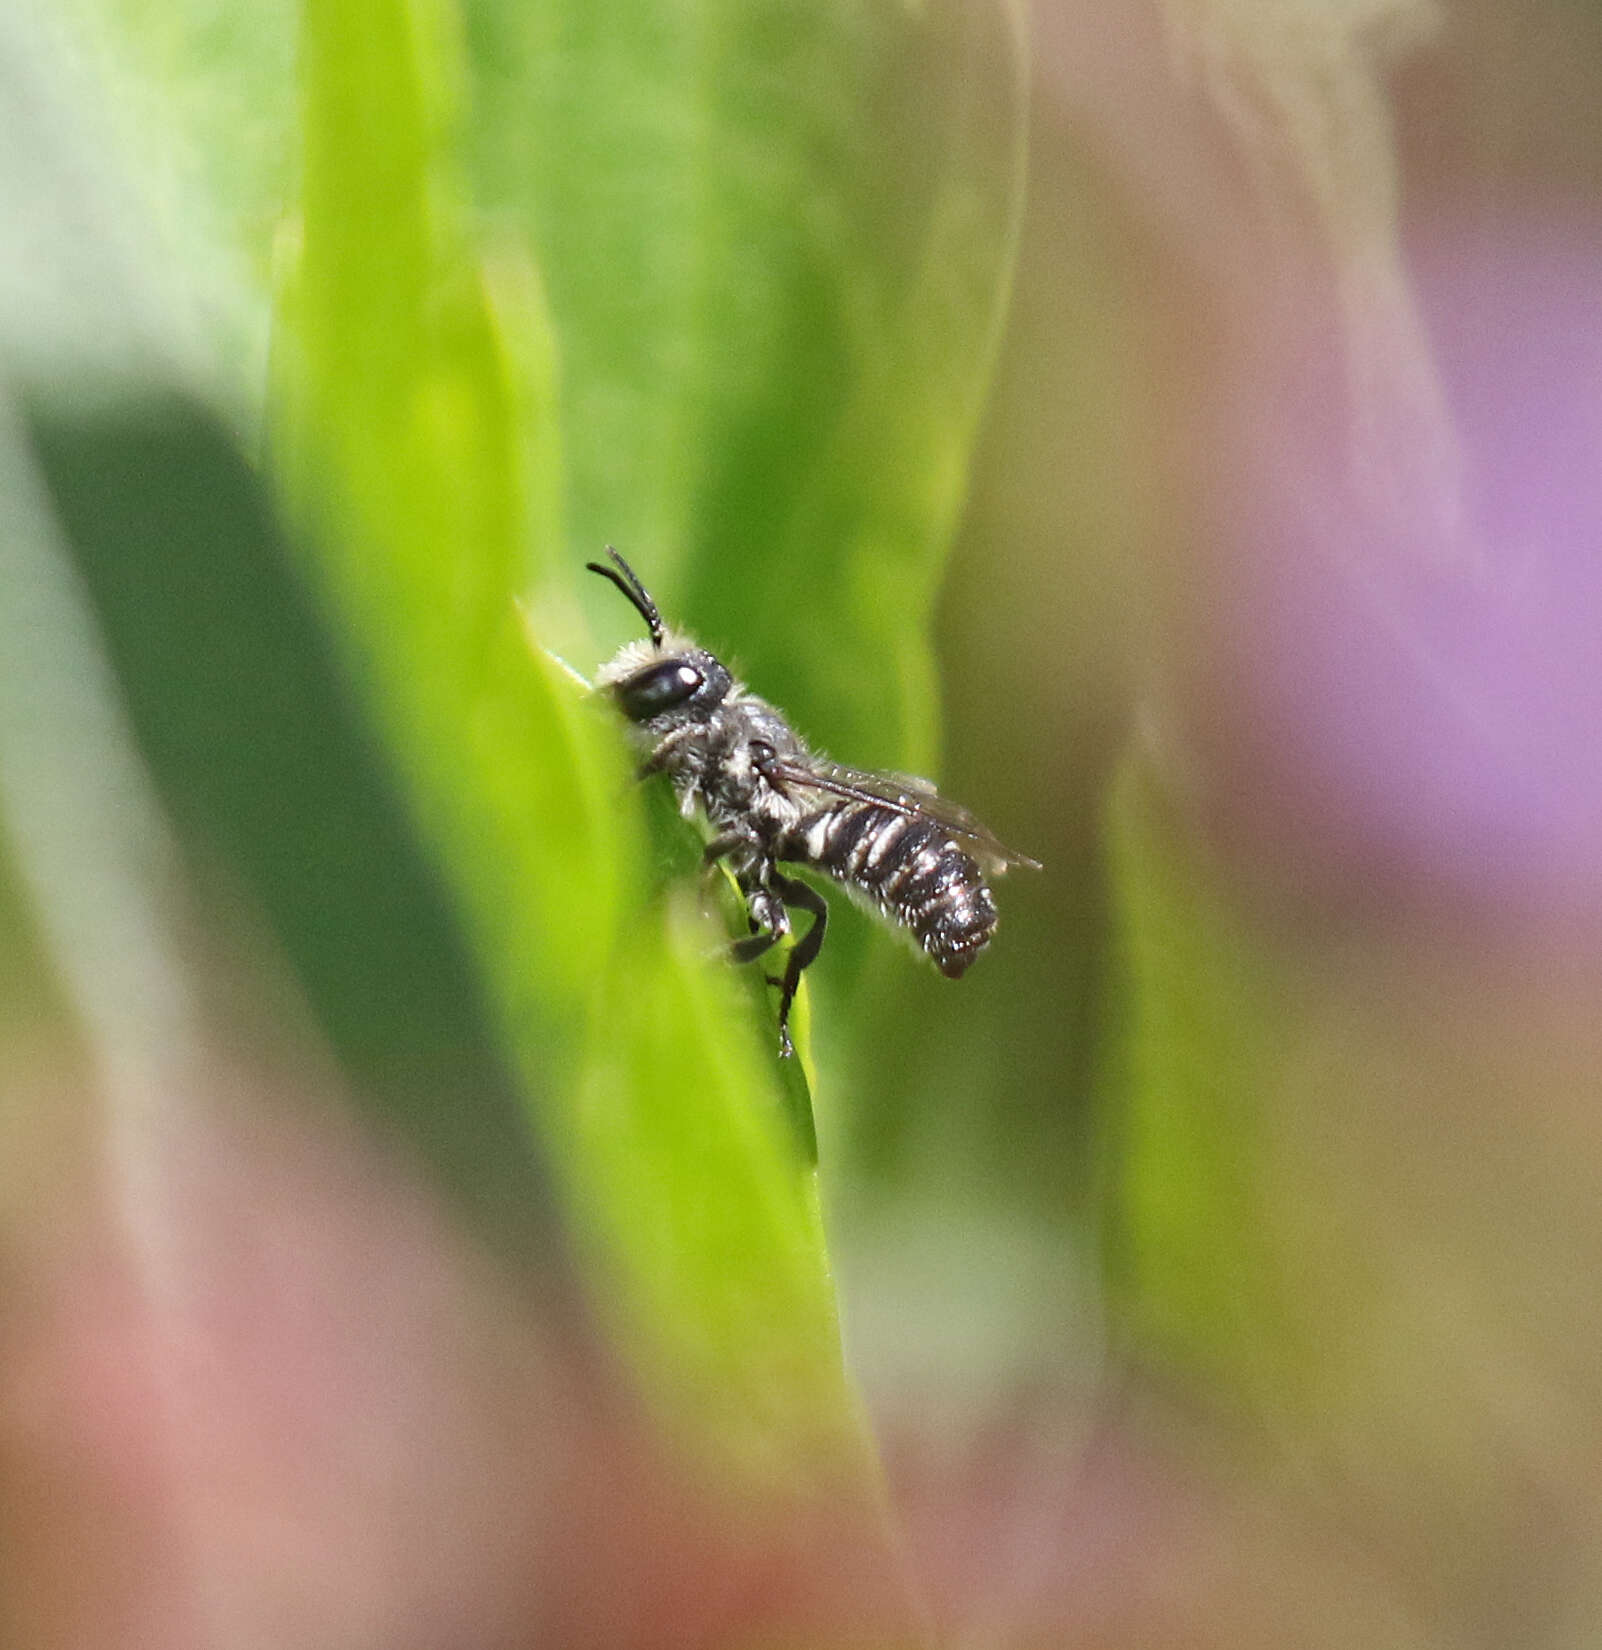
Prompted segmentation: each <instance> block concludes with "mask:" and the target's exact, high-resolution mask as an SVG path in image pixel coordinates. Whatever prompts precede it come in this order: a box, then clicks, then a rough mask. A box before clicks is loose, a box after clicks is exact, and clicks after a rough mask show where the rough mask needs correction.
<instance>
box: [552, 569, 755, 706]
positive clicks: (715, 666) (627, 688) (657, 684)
mask: <svg viewBox="0 0 1602 1650" xmlns="http://www.w3.org/2000/svg"><path fill="white" fill-rule="evenodd" d="M606 553H607V555H609V556H610V557H611V558H612V560H613V561H614V562H615V563H616V564H617V565H616V567H615V568H614V567H602V566H601V564H600V563H599V562H593V561H592V562H586V563H585V566H586V567H587V568H588V569H589V571H590V572H592V573H599V574H600V575H601V577H602V578H603V579H610V580H611V581H612V583H613V584H615V585H616V586H617V587H618V589H619V590H621V591H622V592H623V594H624V595H625V596H627V597H628V599H629V601H630V603H631V604H632V605H633V607H634V608H635V610H636V611H637V612H638V613H639V615H640V617H641V618H642V619H644V620H645V623H646V627H647V628H648V629H649V630H650V632H651V639H650V641H648V642H629V643H627V644H626V645H625V646H624V647H622V648H620V649H619V650H618V652H617V654H616V656H615V657H614V658H613V659H612V660H611V662H610V663H608V664H606V665H604V666H603V667H602V668H601V671H600V673H599V674H598V676H597V678H596V681H597V685H599V686H601V687H606V688H610V689H611V690H612V696H613V697H614V698H615V699H616V700H617V703H618V708H619V709H620V710H621V711H622V712H623V714H624V715H625V716H626V717H628V719H629V720H630V721H631V722H632V723H634V724H635V726H636V727H639V728H642V729H644V730H645V731H646V732H648V733H650V734H651V735H653V736H654V737H660V736H661V735H663V734H665V733H669V732H671V731H672V730H673V729H674V728H677V727H682V726H684V725H685V724H687V723H691V722H704V721H705V720H706V719H707V718H708V717H709V716H710V715H711V714H712V712H713V711H714V710H716V709H717V707H718V706H719V705H721V704H722V703H723V701H724V699H725V698H726V697H727V696H728V693H729V689H730V688H731V687H733V686H734V679H733V677H731V676H730V675H729V673H728V671H727V670H726V669H725V668H724V667H723V665H722V664H721V663H720V662H719V661H718V660H717V659H716V658H715V657H714V656H713V655H712V654H710V653H708V652H707V651H706V649H705V648H701V647H697V646H696V645H695V643H694V642H692V641H691V640H690V639H689V637H688V636H680V635H676V634H675V633H673V632H672V631H670V630H668V629H666V628H665V627H664V626H663V623H662V615H661V614H660V613H659V612H658V611H657V607H656V603H655V602H654V601H652V600H651V598H650V595H649V594H648V593H647V591H646V589H645V586H644V585H643V584H641V583H640V581H639V579H638V578H637V577H636V575H635V572H634V569H633V568H632V567H630V566H629V564H628V563H627V562H626V561H624V559H623V558H622V557H621V556H620V555H619V554H618V553H617V551H616V550H614V549H613V548H612V547H611V545H608V546H607V547H606Z"/></svg>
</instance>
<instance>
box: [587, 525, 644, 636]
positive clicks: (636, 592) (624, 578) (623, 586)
mask: <svg viewBox="0 0 1602 1650" xmlns="http://www.w3.org/2000/svg"><path fill="white" fill-rule="evenodd" d="M606 553H607V555H609V556H610V557H611V558H612V560H613V561H615V562H616V563H617V566H616V567H615V568H613V567H602V566H601V564H600V563H599V562H598V561H587V562H585V564H584V565H585V567H586V568H587V569H588V570H589V571H590V572H591V573H599V574H600V575H601V577H602V578H603V579H610V580H611V581H612V583H613V584H615V585H616V586H617V587H618V589H619V590H621V591H622V592H623V594H624V595H625V596H627V597H628V599H629V603H630V605H631V606H632V607H633V608H634V610H635V611H636V612H637V613H638V614H639V615H640V617H641V618H642V619H644V620H645V624H646V628H647V629H648V630H649V631H650V632H651V640H652V642H653V643H654V644H655V645H656V646H657V647H660V646H661V645H662V615H661V614H660V613H658V612H657V610H656V603H655V602H653V601H652V600H651V598H650V596H649V595H648V594H647V593H646V589H645V586H644V585H643V584H641V583H640V579H639V575H638V574H637V573H636V572H635V571H634V569H633V568H632V567H630V566H629V564H628V563H627V562H626V561H624V559H623V558H622V557H621V556H620V555H619V554H618V553H617V551H616V550H614V549H613V548H612V546H611V545H610V544H609V545H607V547H606Z"/></svg>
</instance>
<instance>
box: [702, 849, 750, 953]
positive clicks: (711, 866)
mask: <svg viewBox="0 0 1602 1650" xmlns="http://www.w3.org/2000/svg"><path fill="white" fill-rule="evenodd" d="M744 846H749V841H747V838H744V837H741V835H739V832H733V830H729V832H724V833H723V835H721V837H713V840H711V841H709V843H708V845H706V850H704V851H703V853H701V914H703V916H711V912H713V898H711V896H713V889H714V888H716V886H718V866H719V863H721V861H723V860H726V858H728V856H729V855H731V853H734V851H736V850H737V848H744ZM734 879H736V883H741V893H742V894H746V898H747V901H749V898H751V896H749V891H747V889H746V888H744V883H742V881H741V878H739V876H736V878H734ZM757 927H759V924H757V919H756V917H754V916H752V919H751V932H752V934H754V932H756V931H757Z"/></svg>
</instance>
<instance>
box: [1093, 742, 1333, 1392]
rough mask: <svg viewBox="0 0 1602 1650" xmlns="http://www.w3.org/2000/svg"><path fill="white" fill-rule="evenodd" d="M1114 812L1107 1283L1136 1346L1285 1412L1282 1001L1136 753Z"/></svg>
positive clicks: (1296, 1382)
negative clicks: (1277, 1090) (1113, 1073)
mask: <svg viewBox="0 0 1602 1650" xmlns="http://www.w3.org/2000/svg"><path fill="white" fill-rule="evenodd" d="M1108 823H1109V834H1110V839H1111V861H1112V871H1113V886H1114V900H1115V907H1116V923H1117V928H1118V931H1119V943H1120V950H1121V953H1122V967H1121V981H1120V984H1121V988H1122V989H1121V1003H1120V1007H1119V1011H1118V1012H1119V1015H1120V1019H1121V1024H1120V1025H1119V1026H1118V1028H1117V1037H1116V1043H1117V1054H1116V1059H1117V1062H1118V1071H1117V1080H1116V1082H1115V1096H1114V1105H1115V1107H1116V1114H1115V1118H1114V1122H1113V1124H1112V1129H1113V1138H1112V1139H1111V1141H1110V1142H1109V1150H1110V1152H1111V1165H1110V1184H1109V1196H1110V1198H1111V1200H1112V1207H1111V1221H1112V1230H1111V1234H1110V1239H1111V1245H1112V1255H1111V1260H1112V1273H1113V1275H1112V1280H1111V1281H1112V1285H1113V1287H1114V1290H1115V1291H1116V1294H1117V1298H1118V1303H1119V1306H1120V1308H1121V1312H1122V1315H1123V1318H1124V1321H1125V1323H1126V1324H1127V1325H1128V1326H1129V1327H1130V1329H1131V1330H1132V1331H1133V1333H1134V1335H1135V1337H1136V1347H1137V1350H1139V1351H1141V1352H1142V1353H1143V1354H1144V1355H1145V1356H1147V1357H1151V1358H1155V1359H1157V1360H1158V1361H1160V1362H1162V1363H1164V1364H1166V1365H1167V1366H1168V1367H1169V1368H1170V1369H1171V1370H1172V1371H1175V1372H1182V1373H1183V1374H1184V1375H1185V1376H1186V1377H1187V1378H1196V1377H1200V1378H1201V1379H1203V1380H1205V1381H1208V1382H1211V1383H1213V1385H1214V1389H1215V1390H1216V1391H1217V1392H1219V1393H1231V1394H1234V1395H1235V1396H1236V1398H1237V1399H1238V1398H1240V1397H1243V1396H1245V1395H1247V1394H1250V1395H1252V1397H1253V1399H1254V1400H1256V1401H1257V1402H1259V1403H1262V1404H1265V1405H1267V1406H1269V1407H1270V1408H1272V1409H1278V1408H1280V1407H1282V1406H1283V1404H1284V1403H1285V1402H1286V1400H1287V1399H1288V1398H1290V1397H1291V1396H1292V1395H1293V1394H1300V1393H1302V1392H1303V1391H1304V1390H1305V1389H1304V1386H1303V1383H1304V1381H1305V1378H1306V1376H1307V1374H1308V1373H1309V1372H1308V1368H1307V1366H1306V1364H1305V1362H1304V1361H1303V1357H1302V1354H1303V1352H1304V1351H1305V1347H1303V1346H1302V1344H1301V1339H1300V1333H1299V1327H1298V1328H1296V1329H1293V1325H1296V1326H1302V1325H1303V1324H1304V1322H1305V1314H1304V1312H1303V1311H1301V1310H1298V1309H1297V1307H1296V1306H1295V1304H1294V1302H1295V1298H1296V1291H1297V1288H1298V1282H1297V1279H1296V1278H1295V1277H1293V1276H1287V1275H1286V1274H1285V1265H1286V1259H1285V1257H1286V1253H1287V1249H1286V1244H1285V1238H1286V1233H1285V1230H1284V1226H1283V1222H1282V1220H1281V1218H1280V1217H1281V1215H1282V1214H1283V1212H1284V1211H1283V1210H1282V1208H1281V1207H1280V1200H1279V1195H1278V1192H1277V1190H1276V1186H1277V1183H1276V1180H1275V1174H1274V1168H1273V1166H1272V1151H1273V1145H1272V1140H1271V1137H1270V1132H1269V1130H1270V1123H1271V1108H1272V1105H1273V1096H1274V1083H1275V1079H1276V1076H1277V1072H1278V1069H1279V1065H1280V1062H1281V1061H1282V1060H1283V1058H1284V1052H1285V1050H1284V1011H1285V1004H1284V1000H1283V994H1282V992H1281V991H1280V990H1279V989H1278V988H1277V987H1276V984H1275V976H1274V974H1273V971H1272V968H1271V965H1270V959H1269V957H1268V956H1267V955H1266V954H1265V951H1264V947H1263V945H1262V943H1261V942H1260V940H1258V939H1257V938H1255V937H1254V936H1253V934H1252V933H1251V931H1250V929H1249V927H1248V925H1247V923H1246V922H1245V921H1244V919H1243V918H1242V916H1241V914H1240V912H1239V911H1238V910H1236V909H1234V908H1233V907H1232V906H1231V903H1230V900H1229V898H1228V896H1227V894H1226V892H1225V891H1224V890H1223V888H1222V887H1221V886H1220V885H1219V882H1218V878H1217V874H1216V871H1215V868H1213V867H1210V866H1209V865H1208V864H1207V863H1206V856H1205V854H1204V853H1203V852H1202V850H1201V848H1200V847H1199V845H1198V844H1197V842H1196V841H1195V840H1194V838H1193V837H1192V836H1191V835H1190V834H1189V832H1188V831H1187V828H1186V825H1185V822H1184V820H1183V816H1182V814H1181V812H1180V810H1179V809H1178V808H1177V807H1176V806H1175V805H1174V804H1173V802H1172V801H1171V799H1169V798H1167V797H1166V796H1165V794H1164V792H1163V790H1162V787H1161V784H1160V781H1159V780H1158V778H1157V777H1156V776H1155V775H1154V774H1153V773H1152V772H1151V771H1150V769H1149V768H1148V767H1147V766H1145V765H1144V763H1143V762H1142V761H1141V759H1139V758H1138V757H1130V758H1128V759H1127V760H1126V763H1125V766H1124V769H1123V772H1122V773H1121V774H1120V776H1119V778H1118V781H1117V783H1116V785H1115V786H1114V789H1113V792H1112V795H1111V801H1110V808H1109V816H1108ZM1289 1253H1291V1254H1294V1253H1295V1250H1294V1248H1292V1249H1291V1250H1290V1251H1289Z"/></svg>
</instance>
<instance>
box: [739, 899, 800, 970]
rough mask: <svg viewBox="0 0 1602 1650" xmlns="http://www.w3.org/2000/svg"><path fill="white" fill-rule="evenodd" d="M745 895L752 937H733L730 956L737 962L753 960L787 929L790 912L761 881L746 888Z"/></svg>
mask: <svg viewBox="0 0 1602 1650" xmlns="http://www.w3.org/2000/svg"><path fill="white" fill-rule="evenodd" d="M745 898H746V906H747V909H748V911H749V912H750V917H751V937H750V938H749V939H744V940H736V941H735V942H734V944H733V945H731V946H730V947H729V955H730V956H731V957H732V958H733V960H734V961H735V962H737V963H748V962H755V961H756V959H757V958H758V957H760V956H761V955H762V954H763V953H764V952H766V951H769V950H771V949H772V948H773V947H774V946H775V945H777V944H778V942H779V941H780V940H781V939H783V938H784V936H785V935H786V934H788V933H789V932H790V914H789V912H787V911H786V910H785V908H784V905H783V902H782V901H781V900H780V899H779V898H778V896H777V895H775V894H774V893H772V892H771V891H770V890H769V889H768V888H767V887H766V886H765V885H764V884H761V883H758V884H757V885H756V886H754V887H749V888H747V889H746V890H745Z"/></svg>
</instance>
